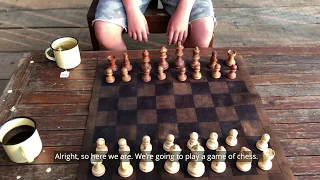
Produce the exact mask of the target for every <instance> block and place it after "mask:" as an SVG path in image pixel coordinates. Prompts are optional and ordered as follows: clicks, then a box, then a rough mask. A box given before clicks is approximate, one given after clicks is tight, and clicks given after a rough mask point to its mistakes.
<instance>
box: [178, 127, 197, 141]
mask: <svg viewBox="0 0 320 180" xmlns="http://www.w3.org/2000/svg"><path fill="white" fill-rule="evenodd" d="M178 128H179V138H180V139H189V138H190V134H191V133H192V132H196V133H198V134H200V128H199V123H179V124H178Z"/></svg>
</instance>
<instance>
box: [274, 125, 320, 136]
mask: <svg viewBox="0 0 320 180" xmlns="http://www.w3.org/2000/svg"><path fill="white" fill-rule="evenodd" d="M319 128H320V124H319V123H304V124H273V129H274V130H275V131H276V133H277V135H278V137H280V138H281V139H294V138H301V139H302V138H305V139H310V138H320V131H319Z"/></svg>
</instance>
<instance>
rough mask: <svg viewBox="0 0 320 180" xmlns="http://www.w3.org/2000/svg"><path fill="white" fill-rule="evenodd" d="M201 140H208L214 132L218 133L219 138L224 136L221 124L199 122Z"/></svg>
mask: <svg viewBox="0 0 320 180" xmlns="http://www.w3.org/2000/svg"><path fill="white" fill-rule="evenodd" d="M199 128H200V134H199V136H200V137H201V138H205V139H208V138H209V137H210V134H211V133H212V132H216V133H217V134H218V136H222V133H221V129H220V124H219V123H218V122H199Z"/></svg>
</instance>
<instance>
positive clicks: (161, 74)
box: [157, 66, 167, 81]
mask: <svg viewBox="0 0 320 180" xmlns="http://www.w3.org/2000/svg"><path fill="white" fill-rule="evenodd" d="M163 70H164V69H163V67H162V66H158V75H157V77H158V79H159V80H160V81H162V80H165V79H166V77H167V75H166V73H164V72H163Z"/></svg>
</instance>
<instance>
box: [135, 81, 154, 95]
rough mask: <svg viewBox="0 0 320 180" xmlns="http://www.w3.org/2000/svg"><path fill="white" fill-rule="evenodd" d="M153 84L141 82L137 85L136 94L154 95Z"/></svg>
mask: <svg viewBox="0 0 320 180" xmlns="http://www.w3.org/2000/svg"><path fill="white" fill-rule="evenodd" d="M155 95H156V94H155V86H154V84H143V85H141V86H139V87H138V96H155Z"/></svg>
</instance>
